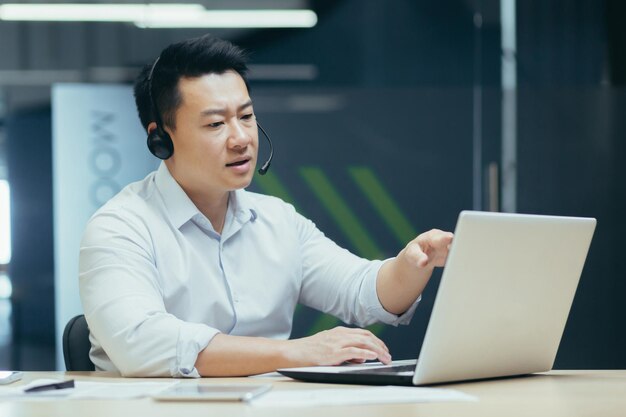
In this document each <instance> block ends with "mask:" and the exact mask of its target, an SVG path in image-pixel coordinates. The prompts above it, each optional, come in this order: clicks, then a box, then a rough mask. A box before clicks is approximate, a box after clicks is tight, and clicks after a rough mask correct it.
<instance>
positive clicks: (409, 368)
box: [344, 364, 415, 374]
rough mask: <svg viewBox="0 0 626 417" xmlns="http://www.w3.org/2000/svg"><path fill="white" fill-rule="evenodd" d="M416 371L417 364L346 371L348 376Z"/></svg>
mask: <svg viewBox="0 0 626 417" xmlns="http://www.w3.org/2000/svg"><path fill="white" fill-rule="evenodd" d="M413 371H415V364H412V365H390V366H385V367H380V368H368V369H356V370H354V371H346V372H344V373H348V374H397V373H400V372H411V373H413Z"/></svg>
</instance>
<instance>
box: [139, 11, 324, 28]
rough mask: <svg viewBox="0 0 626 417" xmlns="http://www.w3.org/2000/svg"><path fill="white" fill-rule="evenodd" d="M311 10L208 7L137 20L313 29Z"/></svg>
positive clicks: (155, 24) (161, 24)
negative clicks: (194, 11)
mask: <svg viewBox="0 0 626 417" xmlns="http://www.w3.org/2000/svg"><path fill="white" fill-rule="evenodd" d="M316 23H317V15H316V14H315V12H313V11H312V10H267V9H263V10H205V11H204V12H202V13H194V14H191V15H188V16H167V17H165V18H162V17H149V18H147V19H145V20H137V21H135V25H137V26H138V27H141V28H310V27H313V26H315V24H316Z"/></svg>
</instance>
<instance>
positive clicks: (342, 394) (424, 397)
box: [251, 386, 478, 407]
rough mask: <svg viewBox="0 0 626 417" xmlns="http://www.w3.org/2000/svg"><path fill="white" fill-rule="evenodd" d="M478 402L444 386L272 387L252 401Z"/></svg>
mask: <svg viewBox="0 0 626 417" xmlns="http://www.w3.org/2000/svg"><path fill="white" fill-rule="evenodd" d="M451 401H478V398H477V397H474V396H473V395H468V394H465V393H463V392H460V391H457V390H452V389H443V388H418V387H396V386H385V387H363V388H345V389H343V388H335V389H320V390H299V389H294V390H283V391H280V390H273V391H270V392H268V393H267V394H265V395H263V396H262V397H259V398H257V399H255V400H253V401H252V402H251V404H252V405H254V406H258V407H311V406H320V405H362V404H391V403H396V404H398V403H425V402H451Z"/></svg>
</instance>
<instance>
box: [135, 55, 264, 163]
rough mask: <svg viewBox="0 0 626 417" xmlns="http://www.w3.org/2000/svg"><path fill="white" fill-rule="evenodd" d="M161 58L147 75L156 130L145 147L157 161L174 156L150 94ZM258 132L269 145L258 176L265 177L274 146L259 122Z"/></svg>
mask: <svg viewBox="0 0 626 417" xmlns="http://www.w3.org/2000/svg"><path fill="white" fill-rule="evenodd" d="M160 59H161V57H160V56H159V57H158V58H157V59H156V60H155V61H154V64H152V68H151V69H150V74H149V75H148V95H149V96H150V104H151V106H152V108H153V109H154V118H155V119H156V120H155V121H156V129H154V130H153V131H152V132H150V133H149V134H148V139H147V145H148V149H149V150H150V152H151V153H152V155H154V156H156V157H157V158H159V159H163V160H165V159H168V158H170V157H171V156H172V155H173V154H174V142H172V138H171V137H170V135H169V134H168V133H167V132H166V131H165V129H164V128H163V126H164V124H163V120H162V119H161V112H160V111H159V108H158V107H157V104H156V100H155V99H154V94H153V93H152V79H153V76H154V71H155V70H156V67H157V64H158V63H159V60H160ZM256 125H257V126H258V128H259V130H260V131H261V132H262V133H263V136H265V138H266V139H267V142H268V143H269V145H270V156H269V158H267V161H265V163H264V164H263V166H262V167H261V168H259V171H258V172H259V174H261V175H265V173H267V170H268V169H270V165H271V163H272V158H273V157H274V146H273V145H272V140H271V139H270V137H269V136H268V134H267V133H266V132H265V129H263V128H262V127H261V125H260V124H259V122H257V124H256Z"/></svg>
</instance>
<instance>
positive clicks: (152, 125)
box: [146, 122, 157, 134]
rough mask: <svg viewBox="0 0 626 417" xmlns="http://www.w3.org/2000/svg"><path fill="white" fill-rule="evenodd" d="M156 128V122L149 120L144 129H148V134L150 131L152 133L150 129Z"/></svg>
mask: <svg viewBox="0 0 626 417" xmlns="http://www.w3.org/2000/svg"><path fill="white" fill-rule="evenodd" d="M156 128H157V124H156V122H150V123H149V124H148V127H147V128H146V130H147V131H148V134H150V133H152V131H153V130H154V129H156Z"/></svg>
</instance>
